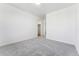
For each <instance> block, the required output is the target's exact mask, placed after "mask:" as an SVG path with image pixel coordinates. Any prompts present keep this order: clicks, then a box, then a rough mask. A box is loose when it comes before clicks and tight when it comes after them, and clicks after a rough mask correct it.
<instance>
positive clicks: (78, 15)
mask: <svg viewBox="0 0 79 59" xmlns="http://www.w3.org/2000/svg"><path fill="white" fill-rule="evenodd" d="M75 23H76V35H75V36H76V42H75V46H76V48H77V51H78V54H79V4H76V22H75Z"/></svg>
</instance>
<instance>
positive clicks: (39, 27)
mask: <svg viewBox="0 0 79 59" xmlns="http://www.w3.org/2000/svg"><path fill="white" fill-rule="evenodd" d="M38 37H41V24H38Z"/></svg>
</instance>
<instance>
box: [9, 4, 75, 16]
mask: <svg viewBox="0 0 79 59" xmlns="http://www.w3.org/2000/svg"><path fill="white" fill-rule="evenodd" d="M73 4H74V3H41V4H40V5H36V4H34V3H11V4H10V5H12V6H15V7H17V8H19V9H21V10H23V11H26V12H30V13H32V14H34V15H37V16H40V17H43V16H45V15H46V14H47V13H49V12H52V11H56V10H59V9H62V8H66V7H68V6H71V5H73Z"/></svg>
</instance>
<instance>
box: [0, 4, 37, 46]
mask: <svg viewBox="0 0 79 59" xmlns="http://www.w3.org/2000/svg"><path fill="white" fill-rule="evenodd" d="M37 18H38V17H36V16H34V15H32V14H30V13H26V12H23V11H21V10H19V9H17V8H15V7H12V6H9V5H7V4H0V46H2V45H5V44H10V43H14V42H18V41H22V40H27V39H31V38H35V37H36V36H37V33H36V32H37V28H36V27H37V21H36V20H37Z"/></svg>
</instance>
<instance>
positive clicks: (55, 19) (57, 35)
mask: <svg viewBox="0 0 79 59" xmlns="http://www.w3.org/2000/svg"><path fill="white" fill-rule="evenodd" d="M46 37H47V38H48V39H51V40H56V41H60V42H65V43H69V44H75V6H71V7H68V8H64V9H61V10H58V11H54V12H51V13H48V14H47V15H46Z"/></svg>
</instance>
